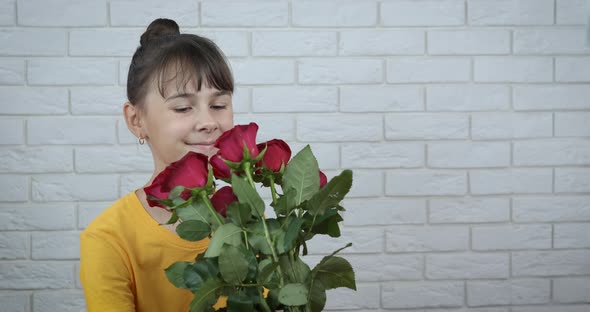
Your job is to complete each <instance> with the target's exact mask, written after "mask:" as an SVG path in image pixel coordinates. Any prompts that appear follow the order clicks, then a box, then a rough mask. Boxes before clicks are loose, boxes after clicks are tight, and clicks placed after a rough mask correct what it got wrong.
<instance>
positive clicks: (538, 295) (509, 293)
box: [467, 279, 551, 306]
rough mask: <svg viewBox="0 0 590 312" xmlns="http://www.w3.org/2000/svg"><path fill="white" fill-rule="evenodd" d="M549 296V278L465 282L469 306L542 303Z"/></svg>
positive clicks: (546, 301)
mask: <svg viewBox="0 0 590 312" xmlns="http://www.w3.org/2000/svg"><path fill="white" fill-rule="evenodd" d="M550 297H551V287H550V281H549V280H542V279H513V280H506V281H469V282H467V303H468V304H469V306H486V305H517V304H542V303H548V302H549V300H550Z"/></svg>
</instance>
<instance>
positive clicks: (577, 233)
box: [553, 223, 590, 248]
mask: <svg viewBox="0 0 590 312" xmlns="http://www.w3.org/2000/svg"><path fill="white" fill-rule="evenodd" d="M553 227H554V230H553V241H554V247H555V248H590V223H560V224H555V225H554V226H553Z"/></svg>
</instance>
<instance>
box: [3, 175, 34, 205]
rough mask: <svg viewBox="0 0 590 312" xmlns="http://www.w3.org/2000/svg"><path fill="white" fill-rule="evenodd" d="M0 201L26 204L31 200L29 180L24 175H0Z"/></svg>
mask: <svg viewBox="0 0 590 312" xmlns="http://www.w3.org/2000/svg"><path fill="white" fill-rule="evenodd" d="M0 187H1V188H2V190H3V191H2V193H0V201H3V202H24V201H27V200H28V199H29V178H28V177H26V176H22V175H11V174H2V175H0Z"/></svg>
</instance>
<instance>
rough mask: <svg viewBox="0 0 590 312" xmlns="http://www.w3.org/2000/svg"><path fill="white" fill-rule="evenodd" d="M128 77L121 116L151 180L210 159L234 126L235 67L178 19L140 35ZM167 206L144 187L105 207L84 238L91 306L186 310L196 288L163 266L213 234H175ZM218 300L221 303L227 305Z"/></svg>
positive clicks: (189, 255)
mask: <svg viewBox="0 0 590 312" xmlns="http://www.w3.org/2000/svg"><path fill="white" fill-rule="evenodd" d="M140 41H141V46H139V47H138V48H137V50H136V51H135V53H134V55H133V58H132V61H131V65H130V67H129V74H128V78H127V98H128V102H126V103H125V104H124V108H123V114H124V116H125V121H126V122H127V126H128V128H129V130H130V131H131V132H132V133H133V134H134V135H135V136H136V137H137V138H138V140H139V144H144V143H147V144H148V145H149V147H150V150H151V152H152V156H153V159H154V165H155V168H154V172H153V175H152V177H151V179H150V181H148V182H147V183H146V186H148V185H150V184H151V182H152V181H153V179H154V178H155V177H156V176H157V175H158V173H160V172H161V171H162V170H163V169H164V168H165V167H166V166H167V165H168V164H170V163H172V162H174V161H177V160H179V159H180V158H182V157H183V156H184V155H185V154H186V153H187V152H189V151H195V152H199V153H202V154H205V155H208V156H209V157H210V156H212V155H213V154H215V152H216V150H215V148H214V147H213V143H214V142H215V140H216V139H217V138H218V137H219V136H220V135H221V134H222V133H223V132H224V131H227V130H229V129H231V128H232V127H233V110H232V94H233V92H234V83H233V77H232V73H231V71H230V68H229V66H228V64H227V60H226V59H225V57H224V55H223V53H222V52H221V51H220V50H219V48H218V47H217V46H216V45H215V44H214V43H213V42H212V41H210V40H208V39H206V38H203V37H199V36H197V35H191V34H180V32H179V27H178V25H177V24H176V22H174V21H173V20H169V19H157V20H154V21H153V22H152V23H151V24H150V25H149V26H148V28H147V30H146V31H145V33H144V34H143V35H142V36H141V40H140ZM170 216H171V213H170V212H168V211H167V210H164V209H161V208H157V207H150V206H149V205H148V203H147V201H146V195H145V193H144V191H143V187H142V188H139V189H137V190H135V191H134V192H131V193H129V194H127V195H125V196H123V197H122V198H120V199H119V200H118V201H116V202H115V203H114V204H113V205H112V206H110V207H109V208H107V209H106V210H105V211H104V212H102V213H101V215H100V216H98V217H97V218H96V219H95V220H94V221H93V222H92V223H91V224H90V225H89V226H88V227H87V228H86V229H85V230H84V231H83V232H82V234H81V236H80V245H81V248H80V280H81V282H82V286H83V288H84V294H85V297H86V306H87V310H88V311H90V312H93V311H100V312H108V311H148V312H149V311H188V309H189V304H190V301H191V300H192V293H191V292H189V291H188V290H186V289H178V288H176V287H175V286H173V285H172V283H170V282H169V281H168V279H167V277H166V275H165V273H164V269H165V268H167V267H168V266H170V265H171V264H172V263H174V262H177V261H191V262H192V261H194V258H195V256H196V255H197V254H199V253H202V252H204V251H205V249H206V248H207V244H208V243H209V240H208V239H204V240H201V241H198V242H189V241H186V240H183V239H181V238H180V237H179V236H177V234H176V231H175V228H176V224H174V225H166V226H161V225H160V224H163V223H166V222H167V221H168V219H169V218H170ZM224 304H225V302H223V300H220V301H219V302H218V303H217V305H216V307H217V308H218V307H222V306H224Z"/></svg>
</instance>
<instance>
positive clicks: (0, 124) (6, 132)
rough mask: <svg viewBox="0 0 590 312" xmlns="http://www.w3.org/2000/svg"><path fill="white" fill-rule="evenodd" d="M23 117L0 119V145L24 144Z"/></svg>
mask: <svg viewBox="0 0 590 312" xmlns="http://www.w3.org/2000/svg"><path fill="white" fill-rule="evenodd" d="M24 124H25V123H24V120H23V119H4V118H3V119H1V120H0V145H10V144H14V145H17V144H24V143H25V131H24V130H25V126H24Z"/></svg>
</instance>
